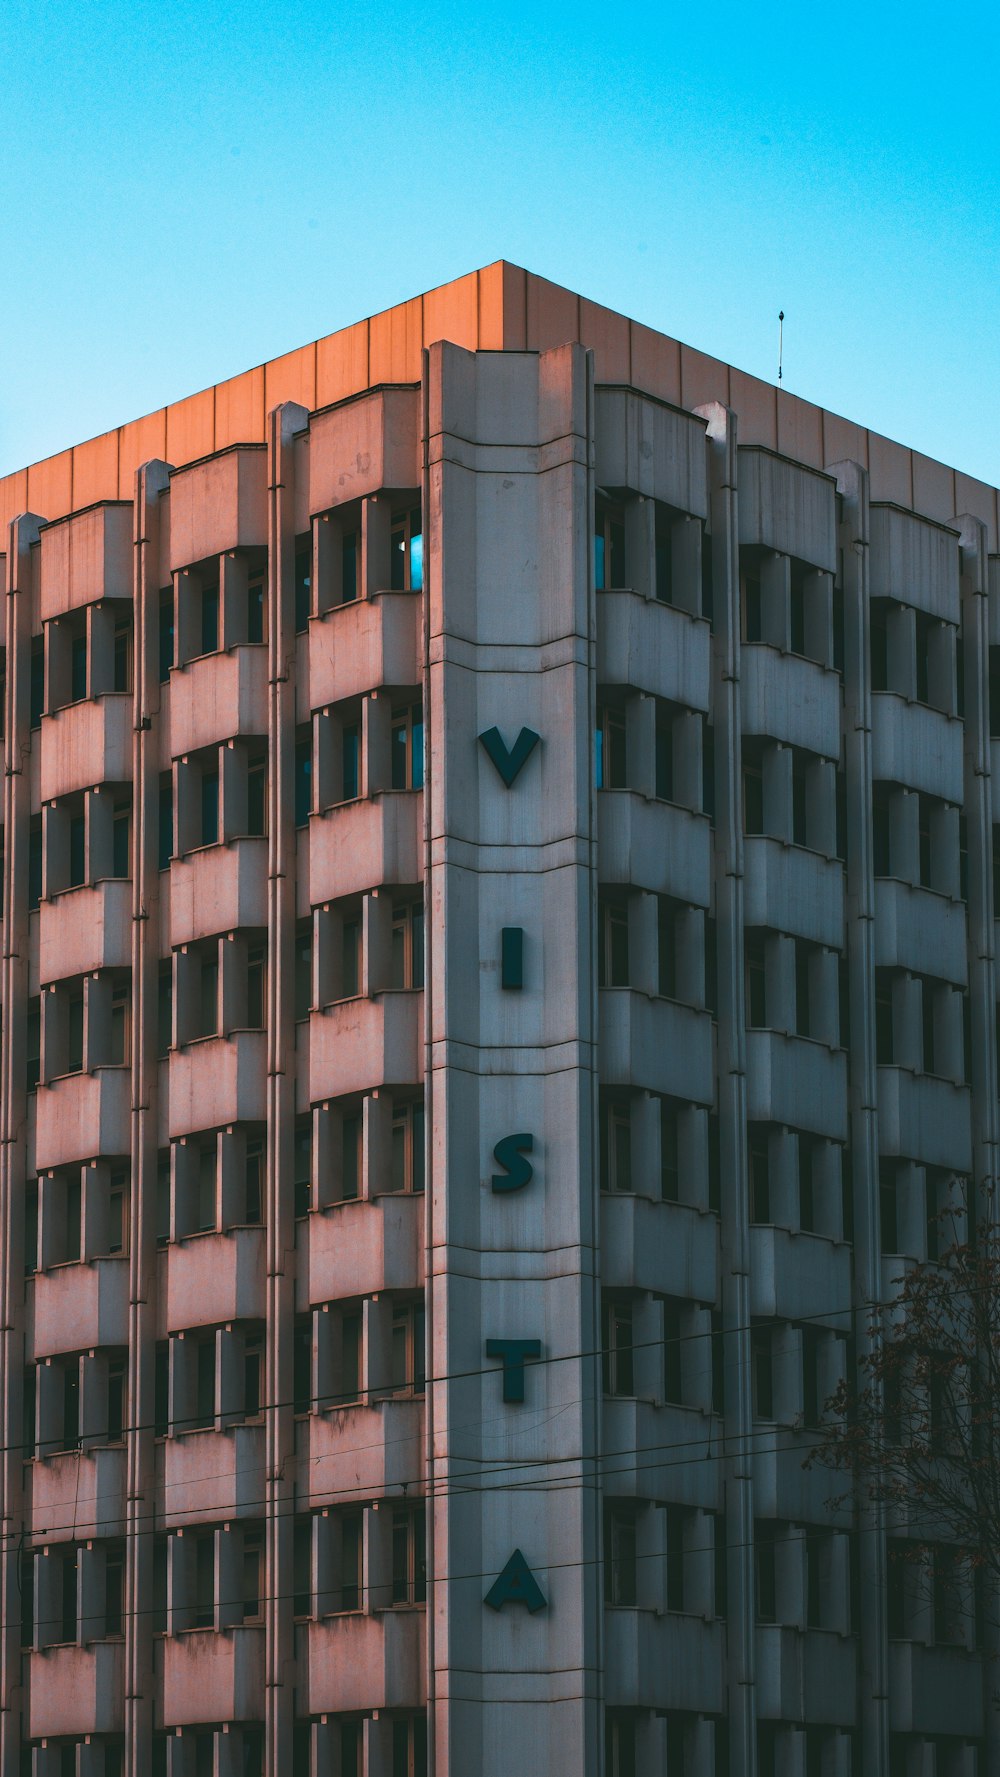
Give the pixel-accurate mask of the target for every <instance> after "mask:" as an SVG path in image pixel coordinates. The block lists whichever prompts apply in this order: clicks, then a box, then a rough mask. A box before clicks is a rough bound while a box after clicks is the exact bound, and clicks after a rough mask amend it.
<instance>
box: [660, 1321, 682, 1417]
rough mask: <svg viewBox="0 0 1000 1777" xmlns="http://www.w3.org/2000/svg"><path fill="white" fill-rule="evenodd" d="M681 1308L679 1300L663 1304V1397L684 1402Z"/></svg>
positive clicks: (678, 1403)
mask: <svg viewBox="0 0 1000 1777" xmlns="http://www.w3.org/2000/svg"><path fill="white" fill-rule="evenodd" d="M681 1352H682V1344H681V1309H680V1303H679V1302H673V1301H669V1300H668V1301H665V1302H664V1304H663V1398H664V1400H665V1401H673V1402H675V1403H676V1404H677V1405H683V1402H684V1370H683V1364H682V1362H681Z"/></svg>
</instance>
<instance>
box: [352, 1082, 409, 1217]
mask: <svg viewBox="0 0 1000 1777" xmlns="http://www.w3.org/2000/svg"><path fill="white" fill-rule="evenodd" d="M346 1121H347V1120H346V1119H345V1127H346ZM357 1121H358V1123H360V1121H361V1119H360V1118H358V1119H357ZM344 1182H345V1185H346V1183H347V1173H346V1166H345V1179H344ZM423 1188H424V1107H423V1104H422V1103H420V1102H417V1101H414V1102H413V1103H409V1104H399V1103H396V1104H394V1105H393V1111H392V1171H391V1189H392V1190H393V1191H422V1190H423ZM354 1194H355V1196H356V1195H357V1190H356V1189H355V1193H354Z"/></svg>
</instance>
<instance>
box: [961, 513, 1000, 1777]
mask: <svg viewBox="0 0 1000 1777" xmlns="http://www.w3.org/2000/svg"><path fill="white" fill-rule="evenodd" d="M955 523H956V525H957V527H958V531H959V537H960V544H961V582H960V585H961V598H962V633H963V643H962V645H963V647H964V650H965V731H964V732H965V813H966V828H967V831H968V836H969V838H968V845H969V900H968V921H967V932H968V957H969V1021H970V1027H971V1029H970V1034H971V1041H970V1044H969V1049H970V1062H971V1073H972V1132H973V1150H972V1165H973V1194H972V1201H970V1204H969V1212H970V1215H974V1216H975V1217H976V1219H977V1220H978V1219H980V1218H982V1217H984V1216H986V1215H989V1216H990V1217H991V1218H993V1219H995V1218H996V1216H997V1213H998V1212H997V1202H996V1186H997V1178H998V1175H1000V1103H998V1099H997V1086H996V1082H997V1042H996V1004H997V981H996V951H995V926H994V922H993V907H994V900H993V896H994V883H993V848H992V835H993V822H994V820H995V818H996V810H995V808H994V803H993V779H992V776H991V772H990V763H991V747H990V695H989V693H990V676H989V675H990V648H989V642H990V628H989V553H988V550H989V543H988V537H987V531H986V526H985V525H984V524H983V523H982V522H981V521H980V520H979V519H977V518H970V517H969V516H968V515H963V516H962V517H960V518H957V519H956V520H955ZM985 1616H986V1622H987V1627H986V1630H985V1641H986V1648H985V1652H986V1654H987V1655H988V1656H990V1657H988V1658H986V1659H984V1661H983V1733H984V1739H985V1743H986V1744H985V1763H986V1768H987V1770H994V1769H1000V1707H998V1703H997V1694H996V1685H995V1683H994V1682H993V1680H992V1678H991V1676H990V1674H991V1673H992V1671H993V1669H994V1666H995V1662H996V1659H997V1656H998V1654H1000V1630H998V1628H997V1622H996V1612H995V1611H991V1610H988V1611H987V1612H986V1613H985Z"/></svg>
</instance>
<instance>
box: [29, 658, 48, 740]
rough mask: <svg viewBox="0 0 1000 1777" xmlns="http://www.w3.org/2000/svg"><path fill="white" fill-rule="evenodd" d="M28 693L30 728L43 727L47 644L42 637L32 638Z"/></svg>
mask: <svg viewBox="0 0 1000 1777" xmlns="http://www.w3.org/2000/svg"><path fill="white" fill-rule="evenodd" d="M30 675H31V677H30V685H29V692H28V706H29V707H28V726H29V728H40V727H41V726H42V711H43V710H44V708H45V643H44V641H43V640H42V637H41V636H32V638H31V667H30Z"/></svg>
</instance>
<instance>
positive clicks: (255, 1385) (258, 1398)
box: [243, 1333, 264, 1419]
mask: <svg viewBox="0 0 1000 1777" xmlns="http://www.w3.org/2000/svg"><path fill="white" fill-rule="evenodd" d="M263 1410H264V1335H263V1333H246V1334H245V1335H244V1338H243V1414H244V1418H246V1419H259V1417H260V1415H261V1413H262V1412H263Z"/></svg>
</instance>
